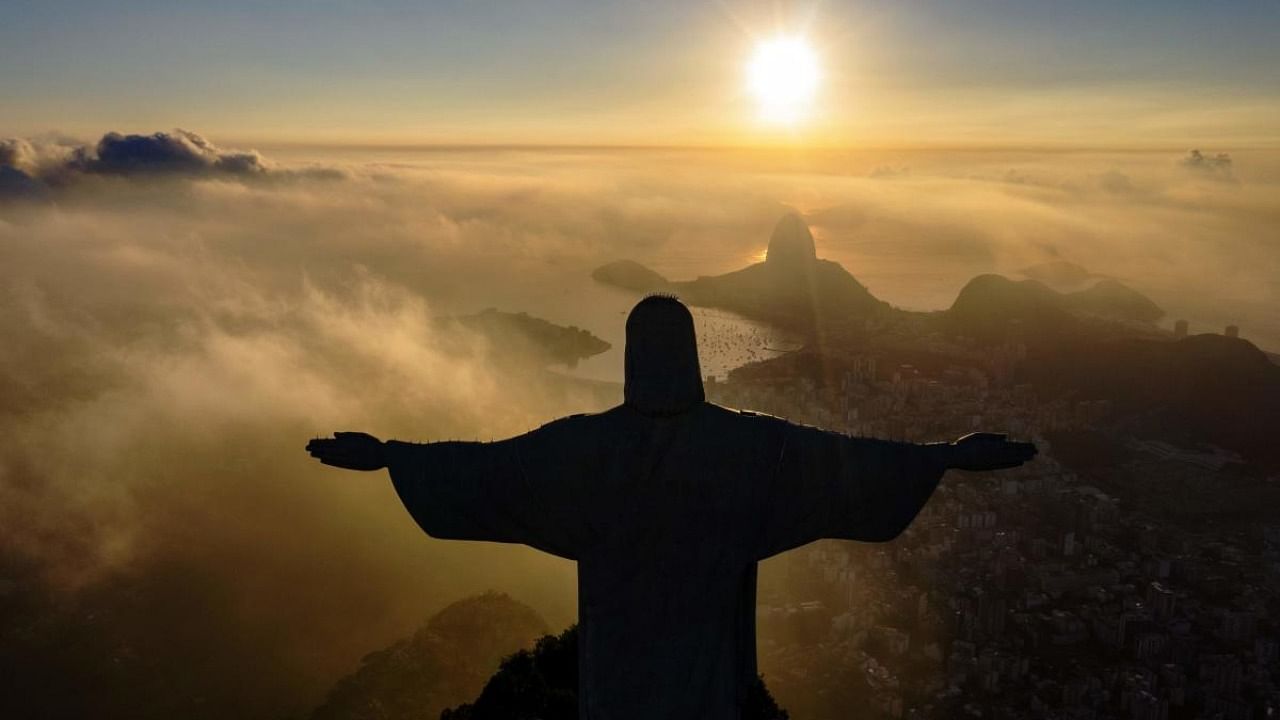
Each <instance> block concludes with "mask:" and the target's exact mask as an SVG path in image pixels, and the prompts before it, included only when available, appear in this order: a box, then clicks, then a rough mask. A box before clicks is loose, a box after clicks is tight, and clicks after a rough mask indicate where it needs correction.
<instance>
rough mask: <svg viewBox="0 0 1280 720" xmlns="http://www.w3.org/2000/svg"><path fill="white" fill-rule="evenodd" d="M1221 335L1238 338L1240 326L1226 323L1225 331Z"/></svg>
mask: <svg viewBox="0 0 1280 720" xmlns="http://www.w3.org/2000/svg"><path fill="white" fill-rule="evenodd" d="M1223 335H1226V336H1227V337H1230V338H1238V337H1240V327H1239V326H1237V325H1228V326H1227V331H1226V332H1224V333H1223Z"/></svg>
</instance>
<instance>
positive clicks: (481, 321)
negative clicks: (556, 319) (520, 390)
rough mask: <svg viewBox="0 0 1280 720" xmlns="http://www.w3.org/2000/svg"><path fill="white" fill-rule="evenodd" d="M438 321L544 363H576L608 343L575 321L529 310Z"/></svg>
mask: <svg viewBox="0 0 1280 720" xmlns="http://www.w3.org/2000/svg"><path fill="white" fill-rule="evenodd" d="M436 322H437V325H438V326H439V327H441V328H442V329H444V330H445V331H448V330H451V329H456V328H458V327H462V328H465V329H467V330H470V331H472V332H477V333H479V334H481V335H483V336H484V337H485V338H486V339H487V340H488V341H489V342H490V343H492V344H493V345H494V346H495V347H499V348H503V349H504V350H506V351H507V352H506V353H503V354H500V357H499V359H501V355H506V356H521V357H523V356H524V355H522V353H529V354H532V355H534V356H535V357H537V358H539V359H540V360H542V361H543V362H545V363H548V364H551V363H554V364H559V365H568V366H569V367H575V366H576V365H577V364H578V361H579V360H583V359H585V358H589V357H591V356H593V355H599V354H600V353H602V352H604V351H606V350H608V349H609V348H610V347H611V346H610V344H609V343H608V342H606V341H604V340H601V339H600V338H598V337H596V336H595V335H593V334H591V333H590V332H589V331H587V330H583V329H582V328H579V327H577V326H575V325H570V326H568V327H565V326H563V325H556V324H555V323H552V322H549V321H547V320H543V319H542V318H537V317H533V316H532V315H529V314H528V313H523V312H521V313H509V312H502V311H500V310H495V309H494V308H486V309H485V310H483V311H481V312H479V313H476V314H475V315H462V316H457V317H448V318H440V319H438V320H437V321H436Z"/></svg>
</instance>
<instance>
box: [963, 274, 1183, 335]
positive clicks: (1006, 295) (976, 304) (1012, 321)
mask: <svg viewBox="0 0 1280 720" xmlns="http://www.w3.org/2000/svg"><path fill="white" fill-rule="evenodd" d="M1163 316H1164V311H1163V310H1161V309H1160V307H1159V306H1157V305H1156V304H1155V303H1154V302H1152V301H1151V300H1150V299H1149V298H1147V297H1146V296H1145V295H1143V294H1142V293H1139V292H1138V291H1136V290H1133V289H1132V288H1129V287H1126V286H1125V285H1122V284H1121V283H1119V282H1117V281H1115V280H1101V281H1099V282H1098V283H1097V284H1095V285H1094V286H1092V287H1090V288H1087V289H1084V290H1078V291H1075V292H1070V293H1060V292H1058V291H1056V290H1054V289H1052V288H1050V287H1049V286H1047V285H1045V284H1044V283H1043V282H1040V281H1039V280H1010V279H1009V278H1006V277H1004V276H1003V275H994V274H985V275H978V276H977V277H975V278H973V279H972V280H970V281H969V282H968V284H966V285H965V286H964V287H963V288H962V289H961V290H960V293H959V294H958V295H957V296H956V299H955V302H953V303H952V304H951V307H950V308H949V309H948V310H947V311H946V312H945V313H944V323H945V325H946V327H947V329H948V330H950V331H952V332H954V333H956V334H959V335H966V336H969V337H973V338H976V339H978V340H979V341H984V342H1002V341H1004V340H1006V339H1010V338H1016V339H1019V340H1022V341H1025V342H1032V343H1051V344H1056V343H1060V342H1062V341H1064V340H1067V339H1070V338H1074V337H1075V336H1077V335H1079V334H1080V333H1089V334H1102V335H1108V336H1110V335H1135V334H1136V335H1151V334H1154V333H1155V327H1154V325H1153V323H1154V322H1155V321H1156V320H1158V319H1160V318H1161V317H1163Z"/></svg>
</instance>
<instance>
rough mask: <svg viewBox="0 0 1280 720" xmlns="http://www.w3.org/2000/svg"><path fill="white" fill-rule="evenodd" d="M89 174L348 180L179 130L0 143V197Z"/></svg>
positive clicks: (334, 171) (25, 194)
mask: <svg viewBox="0 0 1280 720" xmlns="http://www.w3.org/2000/svg"><path fill="white" fill-rule="evenodd" d="M89 175H97V176H117V177H135V178H138V177H153V178H163V177H181V178H191V179H202V178H203V179H218V178H226V179H238V180H252V179H264V178H276V179H299V178H305V179H312V180H322V179H328V180H337V179H342V178H344V177H346V173H345V172H344V171H342V170H341V169H339V168H336V167H332V166H319V165H312V166H304V167H297V168H284V167H280V166H278V165H275V164H273V163H270V162H268V161H267V160H266V159H265V158H263V157H262V155H261V154H259V153H258V152H256V151H254V150H227V149H223V148H219V147H218V146H217V145H215V144H213V143H212V142H210V141H209V140H208V139H206V138H204V137H202V136H201V135H199V134H197V133H194V132H191V131H189V130H181V129H178V130H174V131H172V132H155V133H152V134H150V135H134V134H130V135H123V134H120V133H117V132H109V133H107V134H105V135H103V136H102V138H100V139H99V140H98V142H96V143H94V144H92V145H90V144H85V143H78V142H74V141H69V140H67V139H65V138H54V139H37V140H27V139H21V138H9V139H3V140H0V199H4V198H10V199H12V198H33V197H41V196H44V195H46V194H47V193H49V192H52V191H55V190H59V189H63V188H65V187H68V186H70V185H72V184H74V183H75V182H76V181H77V180H79V179H81V178H82V177H84V176H89Z"/></svg>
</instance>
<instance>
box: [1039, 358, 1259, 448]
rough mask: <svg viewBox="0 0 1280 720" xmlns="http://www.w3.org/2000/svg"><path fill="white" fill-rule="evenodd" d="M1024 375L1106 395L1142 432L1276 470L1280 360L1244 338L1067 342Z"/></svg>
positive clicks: (1088, 393)
mask: <svg viewBox="0 0 1280 720" xmlns="http://www.w3.org/2000/svg"><path fill="white" fill-rule="evenodd" d="M1023 379H1025V380H1028V381H1031V382H1033V383H1035V384H1037V385H1038V386H1043V387H1059V388H1066V389H1070V390H1072V391H1074V392H1075V393H1077V394H1078V395H1079V396H1080V397H1088V398H1107V399H1110V400H1112V401H1113V402H1114V403H1115V404H1116V405H1117V409H1118V410H1120V411H1121V412H1123V413H1126V414H1129V415H1131V416H1133V417H1135V418H1137V420H1136V421H1135V422H1136V423H1137V425H1136V426H1134V427H1133V428H1132V430H1133V432H1134V434H1137V435H1139V436H1143V437H1157V438H1169V439H1172V440H1176V441H1177V442H1179V443H1180V444H1184V445H1195V444H1199V443H1212V444H1215V445H1219V446H1222V447H1224V448H1228V449H1230V450H1235V451H1237V452H1239V453H1241V454H1243V455H1245V456H1246V457H1247V458H1249V459H1250V460H1252V461H1253V462H1255V463H1257V464H1258V465H1259V466H1261V467H1263V468H1266V469H1268V470H1269V471H1272V472H1274V471H1276V470H1278V469H1280V446H1277V444H1276V443H1275V428H1276V427H1280V366H1277V365H1276V364H1275V363H1273V362H1271V360H1270V359H1269V358H1268V357H1267V356H1266V354H1265V353H1263V352H1262V351H1261V350H1259V349H1258V348H1257V347H1256V346H1254V345H1253V344H1252V343H1250V342H1249V341H1247V340H1243V339H1240V338H1230V337H1226V336H1224V335H1192V336H1190V337H1186V338H1183V339H1181V340H1177V341H1170V340H1167V339H1164V340H1143V339H1134V338H1122V339H1115V340H1110V341H1102V342H1096V343H1092V344H1089V345H1081V346H1077V347H1064V348H1060V349H1059V351H1058V352H1055V353H1046V354H1043V355H1041V356H1039V357H1036V358H1035V360H1034V362H1028V363H1026V369H1025V376H1024V378H1023Z"/></svg>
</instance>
